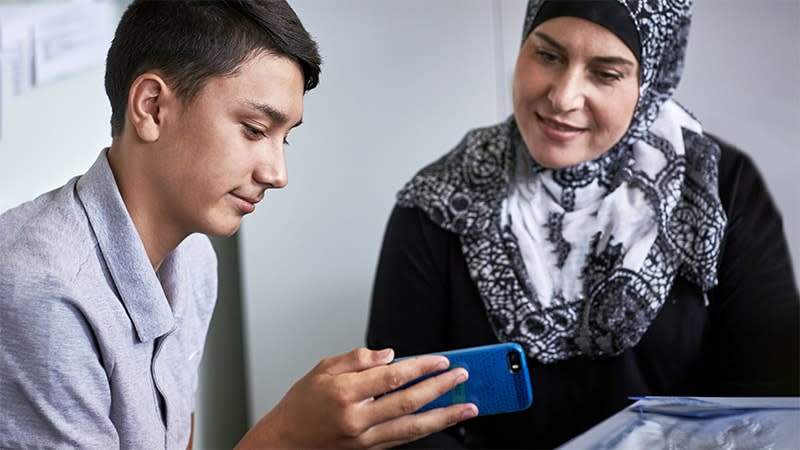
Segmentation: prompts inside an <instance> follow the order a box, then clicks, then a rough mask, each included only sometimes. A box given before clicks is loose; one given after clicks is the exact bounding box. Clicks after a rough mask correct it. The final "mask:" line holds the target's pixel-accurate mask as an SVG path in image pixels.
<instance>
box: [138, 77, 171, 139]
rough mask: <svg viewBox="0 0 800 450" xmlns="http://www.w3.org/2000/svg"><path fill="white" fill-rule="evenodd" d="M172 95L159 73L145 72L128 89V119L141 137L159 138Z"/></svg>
mask: <svg viewBox="0 0 800 450" xmlns="http://www.w3.org/2000/svg"><path fill="white" fill-rule="evenodd" d="M170 95H172V92H171V91H170V89H169V87H168V86H167V84H166V83H165V82H164V79H163V78H162V77H161V76H160V75H159V74H156V73H153V72H145V73H143V74H141V75H139V76H138V77H136V79H135V80H133V83H131V88H130V90H129V91H128V120H129V121H130V123H131V126H132V127H133V131H135V132H136V134H137V135H138V136H139V139H141V140H143V141H145V142H155V141H157V140H158V138H159V136H160V135H161V125H162V121H163V115H164V113H165V111H166V109H165V106H166V104H165V103H166V99H167V98H168V97H169V96H170Z"/></svg>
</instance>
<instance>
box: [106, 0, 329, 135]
mask: <svg viewBox="0 0 800 450" xmlns="http://www.w3.org/2000/svg"><path fill="white" fill-rule="evenodd" d="M260 51H264V52H267V53H271V54H273V55H276V56H284V57H287V58H289V59H292V60H294V61H296V62H297V63H298V64H299V65H300V67H301V68H302V70H303V77H304V79H305V91H309V90H311V89H313V88H314V87H315V86H316V85H317V83H318V82H319V72H320V64H321V59H320V55H319V50H318V48H317V44H316V42H314V40H313V39H312V38H311V36H310V35H309V34H308V32H307V31H306V30H305V28H303V24H302V23H300V19H298V18H297V15H296V14H295V12H294V11H293V10H292V8H291V7H290V6H289V4H288V3H286V1H285V0H134V1H133V3H131V4H130V6H128V8H127V10H126V11H125V13H124V14H123V16H122V19H121V20H120V22H119V25H118V26H117V31H116V33H115V35H114V40H113V42H112V43H111V48H110V49H109V50H108V56H107V58H106V77H105V85H106V94H107V95H108V99H109V101H110V102H111V136H112V137H116V136H119V135H120V134H122V129H123V124H124V121H125V110H126V108H127V106H128V91H129V90H130V87H131V83H133V80H135V79H136V77H138V76H139V75H141V74H143V73H145V72H147V71H156V72H158V73H160V74H161V75H162V76H163V77H164V78H165V79H166V80H167V82H168V83H169V84H170V86H171V87H172V88H173V89H174V90H175V91H176V93H177V95H178V96H179V97H180V98H181V99H182V101H183V102H185V103H187V104H188V103H189V102H191V101H192V100H193V99H194V97H195V96H196V95H197V94H198V93H199V92H200V90H201V89H202V88H203V86H204V85H205V83H206V81H208V80H209V79H210V78H212V77H215V76H220V75H232V74H235V73H236V71H237V69H238V68H239V66H241V64H242V63H244V62H245V61H246V60H247V58H249V57H250V56H252V55H253V54H254V53H257V52H260Z"/></svg>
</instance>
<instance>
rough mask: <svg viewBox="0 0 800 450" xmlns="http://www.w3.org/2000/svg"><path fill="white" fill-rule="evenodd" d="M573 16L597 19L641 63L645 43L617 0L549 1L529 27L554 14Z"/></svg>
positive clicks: (537, 24)
mask: <svg viewBox="0 0 800 450" xmlns="http://www.w3.org/2000/svg"><path fill="white" fill-rule="evenodd" d="M561 16H570V17H578V18H580V19H585V20H588V21H590V22H594V23H596V24H598V25H600V26H602V27H604V28H606V29H608V30H609V31H611V32H612V33H614V34H615V35H616V36H617V37H618V38H620V39H621V40H622V42H624V43H625V45H627V46H628V48H630V49H631V51H632V52H633V55H634V56H635V57H636V60H637V61H639V63H640V64H641V61H642V46H641V43H640V42H639V32H638V31H636V26H635V25H634V23H633V19H632V18H631V16H630V15H629V14H628V11H627V10H626V9H625V6H623V5H622V4H621V3H620V2H618V1H616V0H547V1H545V2H544V4H542V7H541V8H540V9H539V12H538V13H537V14H536V17H535V18H534V19H533V24H532V25H531V27H530V30H533V29H534V28H536V27H537V26H539V24H541V23H542V22H544V21H546V20H550V19H553V18H555V17H561Z"/></svg>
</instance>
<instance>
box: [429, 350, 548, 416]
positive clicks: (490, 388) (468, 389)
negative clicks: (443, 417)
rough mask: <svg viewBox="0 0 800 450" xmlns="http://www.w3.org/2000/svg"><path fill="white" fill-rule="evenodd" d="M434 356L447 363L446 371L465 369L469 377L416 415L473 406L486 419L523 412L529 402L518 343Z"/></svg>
mask: <svg viewBox="0 0 800 450" xmlns="http://www.w3.org/2000/svg"><path fill="white" fill-rule="evenodd" d="M436 354H438V355H444V356H446V357H447V358H448V359H449V360H450V369H453V368H456V367H463V368H465V369H466V370H467V372H468V373H469V378H468V379H467V381H466V382H464V383H462V384H460V385H458V386H456V387H455V388H454V389H452V390H451V391H449V392H447V393H445V394H444V395H442V396H440V397H439V398H437V399H436V400H434V401H433V402H431V403H428V404H427V405H425V406H423V407H422V408H421V409H420V410H419V411H418V412H421V411H427V410H430V409H433V408H440V407H443V406H449V405H452V404H456V403H474V404H475V405H476V406H477V407H478V415H480V416H487V415H490V414H500V413H507V412H512V411H519V410H523V409H527V408H528V407H529V406H530V405H531V403H532V402H533V392H532V390H531V382H530V377H529V375H528V366H527V364H526V360H525V353H524V352H523V350H522V347H521V346H520V345H519V344H516V343H511V342H509V343H502V344H494V345H485V346H481V347H471V348H465V349H461V350H453V351H447V352H438V353H436ZM418 381H421V380H418ZM418 381H417V382H418Z"/></svg>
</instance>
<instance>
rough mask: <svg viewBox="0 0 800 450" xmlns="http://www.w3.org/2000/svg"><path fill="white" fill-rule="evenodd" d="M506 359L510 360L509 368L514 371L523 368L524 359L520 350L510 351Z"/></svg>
mask: <svg viewBox="0 0 800 450" xmlns="http://www.w3.org/2000/svg"><path fill="white" fill-rule="evenodd" d="M506 359H507V360H508V368H509V369H511V372H512V373H517V372H519V371H520V370H522V360H521V357H520V354H519V352H508V355H507V357H506Z"/></svg>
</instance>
